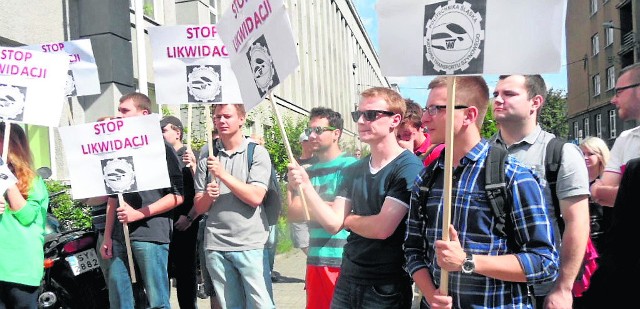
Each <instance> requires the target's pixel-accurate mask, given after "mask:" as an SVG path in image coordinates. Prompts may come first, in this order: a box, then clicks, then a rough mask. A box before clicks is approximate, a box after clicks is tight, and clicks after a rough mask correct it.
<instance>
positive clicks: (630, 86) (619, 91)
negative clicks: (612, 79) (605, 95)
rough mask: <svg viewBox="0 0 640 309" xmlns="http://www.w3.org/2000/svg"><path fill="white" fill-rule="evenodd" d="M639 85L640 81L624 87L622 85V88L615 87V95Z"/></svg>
mask: <svg viewBox="0 0 640 309" xmlns="http://www.w3.org/2000/svg"><path fill="white" fill-rule="evenodd" d="M638 86H640V83H636V84H632V85H629V86H624V87H620V88H614V89H613V92H614V93H615V94H614V95H615V96H616V97H617V96H619V95H620V93H621V92H623V91H625V90H627V89H631V88H635V87H638Z"/></svg>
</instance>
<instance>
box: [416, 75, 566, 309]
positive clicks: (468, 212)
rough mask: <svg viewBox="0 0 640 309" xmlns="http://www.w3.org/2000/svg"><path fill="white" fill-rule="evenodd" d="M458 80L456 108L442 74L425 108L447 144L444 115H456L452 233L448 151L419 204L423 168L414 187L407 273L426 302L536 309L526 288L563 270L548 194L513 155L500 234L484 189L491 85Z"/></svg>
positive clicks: (435, 135) (432, 129) (436, 136)
mask: <svg viewBox="0 0 640 309" xmlns="http://www.w3.org/2000/svg"><path fill="white" fill-rule="evenodd" d="M456 78H457V81H456V82H457V86H456V102H455V103H454V104H455V106H454V107H453V108H452V110H448V109H447V108H446V103H447V84H446V80H445V79H444V78H442V77H438V78H436V79H434V80H433V81H432V82H431V83H430V84H429V89H431V92H430V94H429V98H428V101H427V107H426V111H425V113H428V116H427V117H426V125H427V128H428V129H429V133H430V134H431V138H432V140H433V141H434V142H436V143H438V142H444V139H445V133H446V132H445V131H446V130H445V122H446V114H447V113H449V112H451V113H455V115H454V125H453V126H454V147H453V149H451V150H452V151H453V165H454V167H453V169H454V170H453V185H452V192H451V194H452V202H451V204H452V205H451V218H452V221H451V224H450V225H449V227H448V228H449V233H450V239H449V240H448V241H444V240H442V229H443V223H442V216H443V214H442V211H443V203H444V198H443V180H444V171H443V170H442V169H443V168H444V156H443V155H442V156H440V158H439V159H438V160H437V163H436V166H435V169H436V170H438V169H440V171H439V173H433V175H434V176H435V177H436V178H435V182H434V183H433V187H432V188H431V192H430V193H429V196H428V197H427V198H426V199H425V200H422V201H423V203H418V195H419V193H420V187H421V186H424V185H425V184H426V183H427V182H428V179H422V177H421V176H424V171H423V172H422V173H421V174H420V175H419V176H418V178H417V179H416V183H415V185H414V187H413V192H412V197H411V208H410V211H409V217H408V220H407V234H406V238H405V244H404V250H405V257H406V259H407V271H408V272H409V274H411V276H412V277H413V279H414V281H415V283H416V285H417V286H418V287H419V288H420V290H421V292H422V293H423V295H424V298H423V299H422V304H421V305H422V306H421V307H422V308H465V309H466V308H532V303H531V299H530V298H529V296H528V294H529V293H528V292H529V291H528V287H527V286H528V285H530V284H533V283H539V282H546V281H551V280H555V279H556V277H557V276H558V260H559V256H558V252H557V250H556V248H555V247H554V245H553V243H554V237H555V236H554V235H553V229H552V227H551V226H550V224H549V222H550V220H549V218H548V213H547V210H546V207H545V203H544V197H543V193H542V191H541V189H540V185H539V181H538V179H537V178H536V177H535V176H534V175H533V173H532V172H531V170H529V169H527V168H525V167H524V166H523V165H522V164H520V163H519V162H518V161H517V160H515V159H514V158H513V157H508V160H507V165H506V166H505V174H506V178H507V179H506V182H507V191H508V192H510V195H511V196H510V197H507V198H506V205H505V211H506V214H507V217H506V228H505V231H506V232H507V234H508V236H502V235H499V234H498V233H497V232H496V230H495V228H494V226H495V223H496V219H497V217H496V215H495V214H494V213H493V211H492V209H491V205H490V203H489V201H488V200H487V195H486V192H485V190H484V183H485V181H484V179H485V177H484V166H485V160H486V159H487V154H488V150H489V148H490V146H489V143H488V142H487V141H486V140H484V139H483V138H482V137H481V136H480V128H481V126H482V122H483V119H484V116H485V114H486V111H487V105H488V102H489V90H488V87H487V84H486V82H485V81H484V79H483V78H482V77H479V76H465V77H456ZM449 150H450V149H446V150H445V151H449ZM423 194H426V193H423ZM511 201H512V202H511ZM442 270H445V271H447V272H449V285H448V295H446V294H444V293H442V292H441V289H440V275H441V271H442Z"/></svg>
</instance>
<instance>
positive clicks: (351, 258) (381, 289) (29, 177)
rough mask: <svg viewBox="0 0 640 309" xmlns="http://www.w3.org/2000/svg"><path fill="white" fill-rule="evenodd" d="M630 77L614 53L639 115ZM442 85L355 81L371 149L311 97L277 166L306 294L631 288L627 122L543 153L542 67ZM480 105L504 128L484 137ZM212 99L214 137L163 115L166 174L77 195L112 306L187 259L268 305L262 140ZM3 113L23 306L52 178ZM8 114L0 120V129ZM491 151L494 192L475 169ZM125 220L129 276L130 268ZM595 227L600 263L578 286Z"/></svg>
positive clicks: (599, 296) (311, 303) (314, 298)
mask: <svg viewBox="0 0 640 309" xmlns="http://www.w3.org/2000/svg"><path fill="white" fill-rule="evenodd" d="M638 85H640V64H636V65H632V66H630V67H628V68H626V69H624V70H623V71H622V74H621V75H620V77H619V78H618V81H617V84H616V89H615V95H614V98H613V100H612V103H613V104H614V105H615V106H616V107H617V109H618V115H619V116H620V118H621V119H623V120H640V90H639V88H637V87H638ZM455 87H456V88H455V98H454V100H453V105H450V107H452V108H449V107H448V105H447V102H448V101H449V99H450V97H449V96H450V94H449V93H448V87H447V79H446V78H443V77H437V78H435V79H434V80H433V81H431V83H430V84H429V86H428V88H429V89H430V92H429V96H428V99H427V102H426V105H425V107H424V108H422V107H421V106H420V104H418V103H416V102H413V101H412V100H410V99H405V98H402V97H401V96H400V94H399V93H398V92H396V91H394V90H392V89H389V88H384V87H373V88H370V89H367V90H365V91H363V92H362V93H360V102H359V104H358V108H357V110H355V111H353V112H351V115H350V116H351V117H350V118H351V119H352V120H353V121H354V122H355V123H356V124H357V130H358V135H359V139H360V141H361V142H362V143H364V144H367V146H368V147H367V150H368V153H367V154H366V155H365V154H363V153H362V151H361V149H356V150H355V152H354V153H353V154H349V153H347V152H346V151H344V150H343V149H341V148H340V139H341V137H342V133H343V129H344V121H345V120H344V119H343V116H342V115H341V114H340V113H339V112H336V111H334V110H332V109H330V108H325V107H315V108H313V109H312V110H311V112H310V115H309V119H308V122H309V125H308V127H307V128H306V129H305V130H304V132H302V133H301V135H300V137H299V139H298V142H299V143H300V145H301V148H302V152H301V154H300V156H299V157H298V158H297V160H296V162H292V163H290V164H289V166H288V173H287V175H286V180H287V196H286V201H287V205H288V212H287V219H288V222H289V227H290V233H291V239H292V241H293V244H294V246H295V247H296V248H299V249H301V250H302V251H303V252H304V253H305V255H306V264H307V267H306V276H305V291H300V292H301V293H306V299H307V305H306V307H307V308H319V309H320V308H325V309H326V308H334V309H340V308H345V309H346V308H411V306H412V301H413V298H414V289H418V290H419V292H420V295H421V300H420V308H546V309H555V308H603V307H607V306H614V305H619V304H625V303H628V302H632V301H633V294H632V292H633V291H632V287H631V286H630V285H627V284H625V283H624V282H627V281H626V280H622V279H624V278H627V277H628V275H629V274H639V270H638V269H637V268H636V267H634V266H637V265H639V264H638V263H640V261H639V259H638V258H637V257H635V256H634V255H632V254H630V253H628V252H627V250H626V248H627V247H628V245H629V242H630V241H632V237H633V235H634V233H633V230H632V226H633V223H632V221H631V220H634V218H635V217H636V216H634V214H638V210H637V207H635V206H637V205H638V198H637V196H636V195H635V194H633V192H632V190H634V188H637V187H638V185H639V184H638V182H639V181H640V180H639V179H638V173H639V171H640V170H639V169H640V161H639V160H640V159H638V158H639V157H640V127H636V128H633V129H629V130H626V131H624V132H623V133H622V134H621V135H620V136H619V137H618V139H617V140H616V141H615V144H614V146H613V147H612V149H611V150H609V148H608V147H607V144H606V143H605V142H604V141H603V140H602V139H600V138H598V137H588V138H585V139H584V140H582V141H581V143H580V144H579V145H575V144H572V143H569V142H565V143H564V144H562V145H561V150H560V151H559V152H560V156H559V159H558V163H557V165H558V166H557V168H556V169H555V170H551V169H550V167H549V166H548V165H549V164H548V163H547V162H548V160H546V159H547V158H546V156H549V155H550V153H551V152H550V151H549V150H548V149H547V148H549V147H550V146H549V144H550V143H552V140H554V139H555V136H554V135H553V134H552V133H549V132H547V131H544V130H543V129H542V128H541V127H540V125H539V123H538V119H539V115H540V111H541V110H542V109H543V108H544V103H545V99H546V98H545V95H546V93H547V89H546V86H545V82H544V80H543V79H542V77H541V76H539V75H505V76H500V78H499V81H498V83H497V85H496V87H495V89H493V92H491V90H490V89H489V87H488V85H487V83H486V82H485V80H484V79H483V78H482V77H480V76H460V77H456V86H455ZM491 95H493V104H490V102H491V100H490V96H491ZM489 108H492V109H493V110H492V112H493V115H494V117H495V120H496V122H497V123H498V128H499V130H498V132H497V133H496V134H495V135H494V136H492V137H490V138H485V137H482V136H481V129H482V125H483V120H484V118H485V115H486V114H487V111H488V109H489ZM149 113H151V100H150V99H149V98H148V97H147V96H146V95H144V94H141V93H135V92H134V93H130V94H127V95H124V96H123V97H122V98H121V99H120V102H119V107H118V115H117V117H135V116H141V115H147V114H149ZM212 116H213V124H214V127H215V130H216V132H217V138H216V139H214V140H213V142H212V145H211V146H208V145H205V146H204V147H203V148H202V150H201V151H200V153H199V154H195V153H194V152H193V151H192V150H191V148H190V145H185V144H184V141H183V139H184V136H183V135H184V128H183V125H182V122H181V121H180V119H179V118H177V117H174V116H166V117H164V118H162V120H161V122H160V127H161V128H162V132H163V136H164V139H165V148H166V149H165V151H166V161H167V170H168V172H169V178H170V184H171V185H170V186H169V187H167V188H163V189H156V190H149V191H140V192H131V193H125V194H122V198H120V199H119V198H118V196H104V197H95V198H91V199H89V200H87V201H86V202H87V203H88V204H89V205H92V206H93V207H94V208H93V217H94V226H95V227H96V229H97V231H98V233H99V237H100V243H99V244H98V248H97V249H98V250H99V251H100V257H101V264H100V265H101V268H102V270H103V272H104V274H105V280H106V281H107V286H108V288H109V301H110V305H111V307H112V308H139V307H141V306H142V307H143V306H148V307H151V308H169V307H170V301H169V298H170V296H169V295H170V280H169V278H175V281H176V289H177V297H178V303H179V306H180V308H196V307H197V305H196V297H197V296H196V295H197V286H198V283H199V279H198V278H199V277H201V278H202V280H203V281H204V283H205V285H206V286H208V292H207V294H208V295H209V296H210V300H211V307H212V308H275V307H276V304H275V302H274V298H273V288H272V281H273V280H277V276H276V277H274V271H273V255H274V253H273V251H274V250H273V249H274V248H275V242H276V241H277V240H276V238H275V236H276V235H274V234H277V231H276V229H275V228H274V225H273V224H270V223H269V220H268V218H267V212H266V211H265V207H264V205H263V200H264V198H265V196H266V194H267V190H268V187H269V181H270V175H271V169H272V168H273V166H272V163H271V159H270V157H269V153H268V151H267V150H266V148H265V147H264V146H262V143H260V138H259V137H252V138H247V137H246V136H244V135H243V131H242V128H243V126H244V124H245V120H246V111H245V109H244V105H242V104H221V105H216V106H215V108H214V110H213V112H212ZM448 117H449V119H453V124H452V127H453V132H452V136H453V149H451V154H449V155H448V156H447V151H448V149H445V146H444V143H445V138H446V135H447V134H448V133H449V132H447V128H446V119H447V118H448ZM108 119H109V118H108V117H107V118H101V119H99V120H100V121H102V120H108ZM10 129H11V134H10V136H11V139H10V141H9V149H10V152H9V155H8V157H7V162H6V164H7V165H8V167H9V169H10V170H11V172H12V173H13V174H14V175H16V177H17V182H16V183H15V184H13V185H11V186H9V188H8V189H7V190H6V192H5V194H4V195H2V196H0V248H2V250H0V308H35V307H36V306H37V305H36V296H37V287H38V286H39V284H40V279H41V278H42V275H43V270H42V263H43V251H42V245H43V235H44V220H45V216H46V211H47V206H48V194H47V191H46V187H45V185H44V182H43V180H42V179H41V178H40V177H39V176H38V175H37V174H36V173H35V172H34V170H33V167H32V154H31V152H30V150H29V148H28V143H27V140H26V135H25V133H24V131H23V130H22V129H21V127H20V126H18V125H15V124H12V125H11V126H10ZM4 130H6V128H5V123H1V124H0V141H2V138H3V136H5V135H4V133H3V132H4ZM251 143H255V144H257V145H256V146H254V145H250V144H251ZM250 148H251V151H249V149H250ZM209 149H213V153H209V151H210V150H209ZM495 153H498V154H502V156H501V157H500V158H501V161H496V160H494V157H495ZM249 155H251V156H252V157H249ZM447 158H450V160H451V161H450V164H451V166H452V170H451V171H446V165H447V164H446V162H447ZM249 163H250V164H249ZM495 164H498V165H500V168H499V169H498V170H499V171H501V172H500V173H499V177H502V179H500V181H501V186H502V191H501V192H503V194H505V195H506V197H507V198H503V199H502V201H503V202H502V203H503V204H505V205H502V206H504V207H503V208H500V207H498V206H496V204H497V203H496V201H495V200H496V199H497V198H496V196H495V195H494V192H495V191H493V190H492V189H490V188H489V185H492V184H490V183H489V180H488V179H489V178H488V177H487V176H486V174H487V173H494V169H495ZM448 173H449V174H448ZM551 173H553V174H554V175H553V176H551V175H550V174H551ZM447 175H449V177H448V178H447ZM447 190H450V191H451V192H450V193H449V192H448V191H447ZM448 194H449V195H448ZM443 218H450V221H448V222H446V223H445V222H444V221H443ZM125 229H128V233H129V239H130V246H131V252H132V255H133V260H134V261H135V266H136V267H135V270H136V272H137V273H136V276H137V277H138V278H139V279H140V280H139V281H140V284H133V283H132V282H131V277H130V274H129V271H130V268H129V265H128V263H129V262H128V259H127V258H128V256H127V250H126V246H125V235H124V234H125V231H124V230H125ZM591 243H593V245H594V246H593V247H594V248H595V250H596V251H597V255H598V256H599V257H598V258H597V259H596V262H597V264H598V268H597V270H596V271H595V273H594V274H593V276H592V277H588V278H587V279H585V280H587V285H586V286H582V288H583V290H580V291H576V288H575V285H576V280H581V279H583V278H585V277H584V275H585V274H584V271H585V269H584V267H585V261H586V259H587V258H588V257H589V256H591V255H590V254H589V252H590V249H591V247H592V246H591ZM16 256H19V257H20V259H16V258H15V257H16ZM594 256H595V255H594ZM629 266H631V267H629ZM584 290H586V292H585V291H584ZM583 292H584V293H583Z"/></svg>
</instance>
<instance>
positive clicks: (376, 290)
mask: <svg viewBox="0 0 640 309" xmlns="http://www.w3.org/2000/svg"><path fill="white" fill-rule="evenodd" d="M412 300H413V291H412V290H411V281H410V280H409V279H408V278H407V281H406V282H402V283H386V284H373V285H371V284H367V285H362V284H356V283H353V282H349V281H348V280H347V279H345V278H344V277H338V282H337V283H336V289H335V291H334V292H333V300H332V301H331V309H355V308H366V309H378V308H379V309H383V308H384V309H391V308H397V309H410V308H411V302H412Z"/></svg>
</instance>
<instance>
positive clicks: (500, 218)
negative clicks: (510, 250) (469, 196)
mask: <svg viewBox="0 0 640 309" xmlns="http://www.w3.org/2000/svg"><path fill="white" fill-rule="evenodd" d="M507 155H508V153H507V150H506V149H505V148H503V147H501V146H499V145H491V146H490V147H489V153H488V154H487V159H486V160H485V165H484V169H485V172H484V177H485V185H484V189H485V191H486V194H487V199H488V200H489V203H490V204H491V210H492V211H493V214H494V216H495V217H496V225H495V230H496V233H498V235H500V236H502V237H506V236H507V232H506V231H505V225H506V222H507V220H506V217H507V213H506V211H505V205H506V203H507V194H508V192H507V184H506V182H505V178H506V176H505V172H504V165H505V160H506V159H507Z"/></svg>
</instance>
